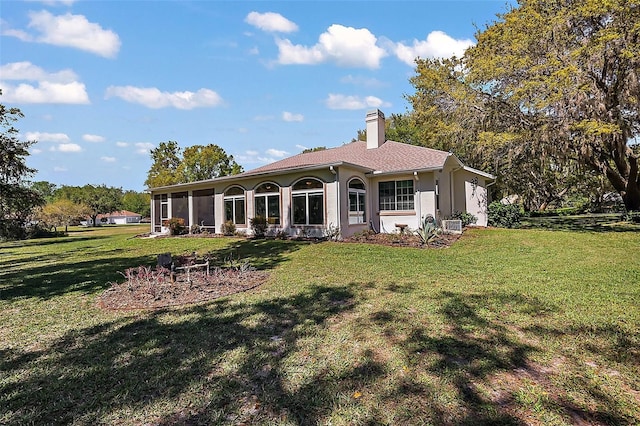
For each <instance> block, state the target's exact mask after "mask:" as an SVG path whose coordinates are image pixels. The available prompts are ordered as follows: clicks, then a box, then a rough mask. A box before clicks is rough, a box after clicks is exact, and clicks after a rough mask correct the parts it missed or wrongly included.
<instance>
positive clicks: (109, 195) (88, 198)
mask: <svg viewBox="0 0 640 426" xmlns="http://www.w3.org/2000/svg"><path fill="white" fill-rule="evenodd" d="M54 198H55V200H61V199H67V200H71V201H73V202H74V203H76V204H82V205H85V206H87V207H88V208H89V213H88V214H89V216H91V219H92V221H93V223H94V225H95V224H96V218H97V217H98V215H99V214H108V213H111V212H114V211H117V210H119V209H121V208H122V189H121V188H114V187H108V186H106V185H90V184H87V185H84V186H62V187H60V188H58V189H57V190H56V191H55V193H54Z"/></svg>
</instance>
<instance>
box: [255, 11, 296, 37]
mask: <svg viewBox="0 0 640 426" xmlns="http://www.w3.org/2000/svg"><path fill="white" fill-rule="evenodd" d="M244 21H245V22H246V23H247V24H249V25H253V26H254V27H256V28H259V29H261V30H262V31H267V32H279V33H291V32H294V31H298V26H297V25H296V24H295V23H294V22H291V21H290V20H288V19H287V18H285V17H284V16H282V15H280V14H279V13H273V12H266V13H258V12H251V13H249V14H248V15H247V17H246V18H245V19H244Z"/></svg>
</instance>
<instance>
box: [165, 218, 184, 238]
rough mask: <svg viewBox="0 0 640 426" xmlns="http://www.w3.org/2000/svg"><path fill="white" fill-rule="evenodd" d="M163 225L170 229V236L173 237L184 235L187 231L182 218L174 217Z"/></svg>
mask: <svg viewBox="0 0 640 426" xmlns="http://www.w3.org/2000/svg"><path fill="white" fill-rule="evenodd" d="M163 225H164V226H166V227H167V228H169V234H171V235H180V234H184V233H185V231H186V228H185V226H184V219H182V218H180V217H172V218H171V219H169V220H165V221H164V223H163Z"/></svg>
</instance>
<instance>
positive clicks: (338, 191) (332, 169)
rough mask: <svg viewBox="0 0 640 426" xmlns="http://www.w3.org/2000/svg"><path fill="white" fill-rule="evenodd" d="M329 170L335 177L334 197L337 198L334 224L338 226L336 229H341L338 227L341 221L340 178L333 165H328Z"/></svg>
mask: <svg viewBox="0 0 640 426" xmlns="http://www.w3.org/2000/svg"><path fill="white" fill-rule="evenodd" d="M329 171H330V172H331V173H333V175H334V176H335V177H336V180H335V182H336V198H337V202H338V203H337V204H336V214H337V216H338V223H337V224H336V226H337V227H338V229H341V227H340V222H341V219H342V218H341V217H340V179H339V177H338V171H337V170H336V169H334V168H333V166H329ZM327 228H329V224H327Z"/></svg>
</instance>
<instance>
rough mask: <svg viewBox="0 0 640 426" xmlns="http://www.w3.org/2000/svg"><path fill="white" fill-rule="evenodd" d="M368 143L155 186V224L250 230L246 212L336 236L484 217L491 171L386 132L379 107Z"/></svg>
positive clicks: (279, 227)
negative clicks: (460, 215) (178, 221)
mask: <svg viewBox="0 0 640 426" xmlns="http://www.w3.org/2000/svg"><path fill="white" fill-rule="evenodd" d="M366 129H367V132H366V133H367V140H366V141H356V142H352V143H347V144H344V145H342V146H340V147H337V148H330V149H326V150H321V151H314V152H308V153H302V154H298V155H294V156H292V157H288V158H285V159H283V160H280V161H276V162H274V163H271V164H267V165H265V166H262V167H259V168H257V169H253V170H249V171H247V172H244V173H241V174H237V175H233V176H224V177H219V178H215V179H209V180H204V181H198V182H189V183H184V184H177V185H171V186H165V187H159V188H151V189H150V192H151V231H152V232H157V233H160V232H166V231H167V229H166V228H165V227H164V226H163V222H164V221H166V220H167V219H169V218H174V217H175V218H182V219H183V220H184V222H185V225H186V226H187V227H190V226H191V225H194V224H196V225H199V226H201V227H202V228H204V229H207V230H209V231H210V232H217V233H220V232H221V225H222V224H223V223H225V222H228V221H231V222H233V223H234V224H235V226H236V229H237V230H238V231H240V232H243V231H244V232H246V233H247V234H250V233H251V226H250V219H251V218H253V217H255V216H258V215H260V216H263V217H266V218H267V221H268V224H269V231H270V232H271V233H276V232H284V233H287V234H289V235H291V236H296V235H307V236H322V235H324V234H325V233H326V232H327V231H328V230H329V229H339V230H340V234H341V236H342V237H345V238H346V237H348V236H350V235H353V234H354V233H356V232H359V231H363V230H366V229H369V228H372V229H373V230H375V231H377V232H388V233H390V232H397V231H398V230H399V229H400V228H409V229H412V230H414V229H418V228H419V227H420V223H421V219H422V218H424V217H426V216H427V215H431V216H433V217H434V218H436V219H445V218H447V217H449V216H451V215H452V214H454V213H456V212H464V211H466V212H469V213H471V214H473V215H475V216H476V217H477V218H478V221H477V225H479V226H486V224H487V186H489V185H491V184H492V183H493V182H494V180H495V177H494V176H492V175H491V174H489V173H485V172H482V171H480V170H476V169H473V168H471V167H467V166H465V165H464V164H462V162H460V160H459V159H458V158H457V157H456V156H455V155H454V154H452V153H450V152H444V151H439V150H435V149H430V148H424V147H419V146H414V145H408V144H403V143H398V142H393V141H387V140H386V139H385V118H384V114H383V113H382V112H381V111H379V110H374V111H370V112H369V113H367V116H366Z"/></svg>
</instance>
